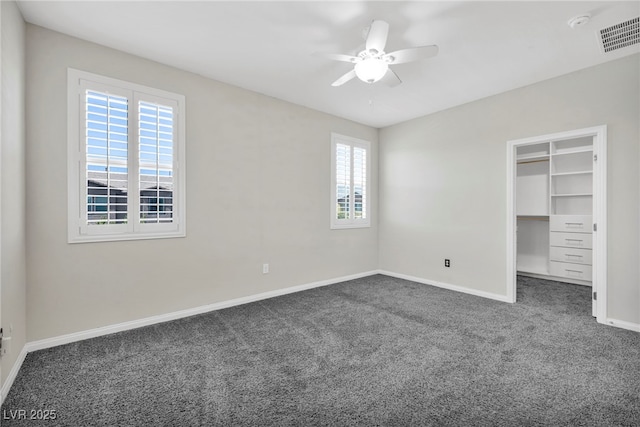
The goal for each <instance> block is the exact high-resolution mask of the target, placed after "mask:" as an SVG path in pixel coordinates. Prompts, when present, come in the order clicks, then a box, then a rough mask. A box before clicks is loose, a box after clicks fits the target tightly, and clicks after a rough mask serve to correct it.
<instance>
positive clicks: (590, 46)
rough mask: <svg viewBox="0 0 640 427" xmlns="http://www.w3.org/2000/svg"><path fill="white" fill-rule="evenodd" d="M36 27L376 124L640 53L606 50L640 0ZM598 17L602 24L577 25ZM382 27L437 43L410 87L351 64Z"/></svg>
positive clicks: (88, 7) (108, 10)
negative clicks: (604, 42) (375, 26)
mask: <svg viewBox="0 0 640 427" xmlns="http://www.w3.org/2000/svg"><path fill="white" fill-rule="evenodd" d="M18 5H19V7H20V10H21V11H22V13H23V15H24V18H25V20H26V21H27V22H30V23H33V24H36V25H40V26H43V27H46V28H50V29H52V30H55V31H59V32H62V33H65V34H69V35H72V36H75V37H79V38H82V39H85V40H89V41H93V42H95V43H99V44H102V45H105V46H109V47H112V48H115V49H119V50H122V51H125V52H129V53H132V54H134V55H138V56H140V57H143V58H148V59H152V60H155V61H158V62H161V63H164V64H169V65H172V66H175V67H178V68H181V69H184V70H187V71H191V72H194V73H197V74H201V75H203V76H206V77H210V78H212V79H215V80H219V81H222V82H225V83H229V84H232V85H236V86H240V87H243V88H246V89H249V90H252V91H256V92H260V93H263V94H266V95H269V96H272V97H275V98H279V99H283V100H286V101H290V102H293V103H295V104H300V105H304V106H307V107H310V108H313V109H316V110H320V111H324V112H327V113H330V114H334V115H336V116H340V117H344V118H347V119H351V120H354V121H356V122H360V123H364V124H367V125H370V126H374V127H385V126H388V125H391V124H395V123H398V122H402V121H405V120H408V119H411V118H414V117H418V116H422V115H426V114H429V113H433V112H436V111H439V110H443V109H446V108H450V107H454V106H456V105H460V104H464V103H467V102H470V101H473V100H476V99H480V98H484V97H487V96H490V95H494V94H497V93H500V92H504V91H507V90H510V89H514V88H517V87H521V86H525V85H529V84H532V83H535V82H538V81H541V80H545V79H548V78H552V77H555V76H559V75H562V74H566V73H569V72H572V71H576V70H579V69H582V68H586V67H590V66H593V65H596V64H600V63H603V62H607V61H611V60H614V59H617V58H620V57H623V56H626V55H631V54H633V53H637V52H640V45H634V46H631V47H626V48H623V49H620V50H617V51H614V52H610V53H607V54H604V53H601V50H600V47H599V41H598V37H597V32H598V30H600V29H601V28H604V27H608V26H610V25H613V24H617V23H619V22H622V21H625V20H628V19H630V18H634V17H637V16H639V15H640V2H638V1H622V2H616V1H594V2H588V1H566V2H564V1H545V2H522V1H517V2H516V1H512V2H505V1H502V2H482V1H462V2H458V1H440V2H436V1H418V2H415V1H413V2H405V1H393V2H380V1H349V2H344V1H341V2H324V1H322V2H321V1H304V2H303V1H285V2H272V1H259V2H245V1H227V2H221V1H209V2H206V1H201V2H188V1H115V2H114V1H110V2H108V1H104V2H103V1H71V2H59V1H42V2H41V1H26V0H21V1H19V2H18ZM585 13H589V14H591V16H592V19H591V22H590V23H588V24H587V25H585V26H582V27H578V28H576V29H571V28H570V27H569V26H568V25H567V21H568V20H569V19H570V18H572V17H574V16H576V15H581V14H585ZM373 19H382V20H385V21H387V22H388V23H389V24H390V31H389V38H388V42H387V49H386V51H387V52H390V51H393V50H397V49H402V48H405V47H410V46H420V45H429V44H437V45H438V46H439V48H440V53H439V54H438V56H436V57H435V58H431V59H427V60H424V61H421V62H417V63H410V64H400V65H395V66H393V67H392V68H393V69H394V70H395V71H396V73H397V74H398V75H399V76H400V78H401V79H402V80H403V84H401V85H400V86H397V87H395V88H389V87H387V86H384V85H382V84H373V85H369V84H366V83H363V82H361V81H359V80H357V79H354V80H352V81H350V82H348V83H347V84H345V85H344V86H341V87H331V86H330V84H331V82H333V81H334V80H336V79H337V78H338V77H339V76H341V75H342V74H344V73H345V72H347V71H349V69H350V64H348V63H341V62H334V61H329V60H327V59H323V58H319V57H316V56H313V55H312V53H314V52H329V53H349V54H357V52H359V51H360V50H361V49H362V48H363V45H364V38H363V29H364V28H365V27H367V26H368V25H369V23H370V22H371V21H372V20H373Z"/></svg>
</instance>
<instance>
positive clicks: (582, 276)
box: [549, 261, 591, 281]
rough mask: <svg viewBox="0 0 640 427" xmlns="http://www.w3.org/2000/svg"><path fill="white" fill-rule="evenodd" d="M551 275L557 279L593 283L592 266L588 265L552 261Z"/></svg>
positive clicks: (550, 266) (550, 263) (550, 264)
mask: <svg viewBox="0 0 640 427" xmlns="http://www.w3.org/2000/svg"><path fill="white" fill-rule="evenodd" d="M549 273H551V275H552V276H557V277H567V278H569V279H577V280H586V281H591V266H590V265H586V264H572V263H568V262H558V261H550V262H549Z"/></svg>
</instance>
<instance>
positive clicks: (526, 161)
mask: <svg viewBox="0 0 640 427" xmlns="http://www.w3.org/2000/svg"><path fill="white" fill-rule="evenodd" d="M548 161H549V159H540V160H524V161H521V162H518V164H519V165H522V164H525V163H538V162H548Z"/></svg>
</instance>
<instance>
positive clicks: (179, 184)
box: [68, 69, 185, 243]
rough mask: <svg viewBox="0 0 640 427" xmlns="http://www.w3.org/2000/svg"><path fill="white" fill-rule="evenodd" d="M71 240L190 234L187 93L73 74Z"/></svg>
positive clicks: (70, 100)
mask: <svg viewBox="0 0 640 427" xmlns="http://www.w3.org/2000/svg"><path fill="white" fill-rule="evenodd" d="M68 110H69V116H68V117H69V119H68V155H69V176H68V186H69V242H70V243H76V242H95V241H104V240H130V239H149V238H167V237H182V236H184V235H185V197H184V196H185V190H184V185H185V181H184V173H185V167H184V166H185V155H184V153H185V137H184V135H185V130H184V96H182V95H177V94H173V93H170V92H165V91H161V90H158V89H152V88H148V87H144V86H140V85H136V84H133V83H128V82H124V81H121V80H115V79H111V78H107V77H102V76H99V75H96V74H91V73H86V72H83V71H78V70H73V69H69V71H68Z"/></svg>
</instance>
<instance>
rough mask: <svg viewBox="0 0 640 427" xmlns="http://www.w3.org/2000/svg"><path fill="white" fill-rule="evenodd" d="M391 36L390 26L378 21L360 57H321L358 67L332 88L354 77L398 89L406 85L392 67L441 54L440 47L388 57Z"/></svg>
mask: <svg viewBox="0 0 640 427" xmlns="http://www.w3.org/2000/svg"><path fill="white" fill-rule="evenodd" d="M388 34H389V24H388V23H387V22H385V21H381V20H374V21H373V22H371V26H370V27H369V32H368V34H367V37H366V43H365V49H364V50H363V51H362V52H360V53H358V55H357V56H351V55H343V54H339V53H337V54H333V53H329V54H320V55H321V56H324V57H326V58H329V59H333V60H336V61H343V62H350V63H352V64H354V67H353V69H352V70H351V71H349V72H348V73H346V74H344V75H343V76H342V77H340V78H339V79H338V80H336V81H335V82H333V83H332V84H331V86H341V85H343V84H345V83H346V82H348V81H349V80H351V79H353V78H354V77H358V78H359V79H360V80H362V81H363V82H365V83H375V82H377V81H379V80H381V79H382V78H383V77H384V81H385V83H387V84H388V85H389V86H396V85H399V84H400V83H402V81H401V80H400V78H399V77H398V75H397V74H396V73H395V72H394V71H393V70H392V69H391V68H389V65H395V64H404V63H406V62H413V61H419V60H421V59H426V58H430V57H432V56H436V55H437V54H438V46H436V45H430V46H418V47H410V48H407V49H400V50H396V51H394V52H391V53H385V51H384V48H385V45H386V44H387V35H388Z"/></svg>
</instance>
